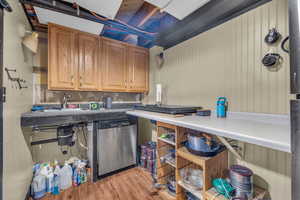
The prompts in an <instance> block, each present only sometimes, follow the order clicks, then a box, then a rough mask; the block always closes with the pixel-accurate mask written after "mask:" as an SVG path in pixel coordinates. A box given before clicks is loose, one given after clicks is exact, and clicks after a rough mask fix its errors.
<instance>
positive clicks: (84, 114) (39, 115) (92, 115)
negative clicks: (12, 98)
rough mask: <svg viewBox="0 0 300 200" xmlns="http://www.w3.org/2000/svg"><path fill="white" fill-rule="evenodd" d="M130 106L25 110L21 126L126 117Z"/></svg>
mask: <svg viewBox="0 0 300 200" xmlns="http://www.w3.org/2000/svg"><path fill="white" fill-rule="evenodd" d="M129 110H132V108H125V109H124V108H123V109H100V110H97V111H93V110H78V111H51V112H26V113H23V114H22V115H21V126H23V127H25V126H43V125H57V124H67V123H78V122H91V121H98V120H109V119H118V118H122V117H126V111H129Z"/></svg>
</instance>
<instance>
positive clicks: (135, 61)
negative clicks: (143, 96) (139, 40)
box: [128, 47, 149, 92]
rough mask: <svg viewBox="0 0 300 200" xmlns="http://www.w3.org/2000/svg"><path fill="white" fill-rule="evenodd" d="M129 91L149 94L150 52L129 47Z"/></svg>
mask: <svg viewBox="0 0 300 200" xmlns="http://www.w3.org/2000/svg"><path fill="white" fill-rule="evenodd" d="M128 62H129V67H128V68H129V69H128V79H129V87H128V91H132V92H147V91H148V90H149V89H148V84H149V83H148V81H149V78H148V76H149V50H148V49H143V48H139V47H129V56H128Z"/></svg>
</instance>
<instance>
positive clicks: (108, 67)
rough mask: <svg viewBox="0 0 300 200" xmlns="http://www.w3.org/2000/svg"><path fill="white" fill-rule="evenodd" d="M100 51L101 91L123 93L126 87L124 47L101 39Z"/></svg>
mask: <svg viewBox="0 0 300 200" xmlns="http://www.w3.org/2000/svg"><path fill="white" fill-rule="evenodd" d="M102 49H103V52H102V56H103V58H102V61H103V65H102V67H103V69H102V70H103V71H102V89H103V90H108V91H125V90H126V87H127V86H126V82H127V64H126V45H125V44H122V43H119V42H115V41H112V40H109V39H103V40H102Z"/></svg>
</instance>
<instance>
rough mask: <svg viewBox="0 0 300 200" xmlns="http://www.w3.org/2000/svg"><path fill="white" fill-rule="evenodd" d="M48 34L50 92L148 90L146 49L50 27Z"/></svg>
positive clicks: (57, 26)
mask: <svg viewBox="0 0 300 200" xmlns="http://www.w3.org/2000/svg"><path fill="white" fill-rule="evenodd" d="M48 31H49V33H48V38H49V40H48V41H49V45H48V88H49V89H50V90H77V91H78V90H79V91H112V92H147V91H148V90H149V89H148V81H149V80H148V79H149V78H148V75H149V50H148V49H145V48H141V47H136V46H133V45H129V44H126V43H124V42H120V41H116V40H112V39H108V38H103V37H102V38H100V37H99V36H97V35H93V34H89V33H84V32H81V31H77V30H74V29H71V28H66V27H63V26H60V25H55V24H51V23H50V24H49V26H48Z"/></svg>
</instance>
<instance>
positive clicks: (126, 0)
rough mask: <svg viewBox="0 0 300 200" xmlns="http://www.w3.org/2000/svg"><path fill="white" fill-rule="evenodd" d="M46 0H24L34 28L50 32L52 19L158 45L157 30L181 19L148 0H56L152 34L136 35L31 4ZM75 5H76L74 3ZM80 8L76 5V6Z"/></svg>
mask: <svg viewBox="0 0 300 200" xmlns="http://www.w3.org/2000/svg"><path fill="white" fill-rule="evenodd" d="M45 1H46V0H34V1H31V0H29V1H21V2H22V3H23V7H24V10H25V12H26V14H27V16H28V19H29V21H30V23H31V24H32V27H33V29H34V30H37V31H44V32H45V31H47V24H48V22H51V23H55V24H60V25H63V26H68V27H71V28H75V29H78V30H81V31H85V32H89V33H93V34H98V35H102V36H105V37H109V38H112V39H116V40H120V41H124V42H127V43H131V44H135V45H139V46H142V47H146V48H150V47H152V46H153V45H154V44H155V40H154V39H152V38H151V37H153V38H154V37H155V33H158V32H160V31H161V30H164V29H167V28H168V27H170V26H172V25H173V24H174V23H176V22H177V21H178V20H177V19H176V18H175V17H173V16H171V15H170V14H168V13H166V12H160V9H159V8H158V7H156V6H155V5H152V4H150V3H148V2H145V1H144V0H123V1H122V0H114V1H109V3H108V1H107V0H76V1H74V0H65V1H62V0H56V4H55V5H56V6H57V5H58V3H61V2H62V3H65V2H68V3H70V6H72V4H73V3H74V2H76V4H77V5H79V6H80V7H81V8H83V9H86V10H87V11H92V12H94V13H96V14H98V15H99V16H101V17H105V18H107V19H110V20H113V21H112V22H113V23H114V22H117V23H120V24H121V25H122V24H126V25H128V26H129V27H132V29H134V28H136V29H137V31H140V32H141V33H144V35H145V36H147V34H148V33H149V35H151V37H143V35H136V34H132V33H131V32H130V31H126V29H123V30H121V29H119V28H118V27H116V26H113V25H110V24H106V25H102V24H100V23H99V22H93V21H89V20H87V19H81V18H79V17H78V16H71V15H68V14H67V13H63V12H55V11H53V10H49V9H48V7H47V8H40V7H38V6H33V5H32V4H31V3H32V2H33V3H45ZM73 5H74V4H73ZM74 9H76V6H74Z"/></svg>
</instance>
